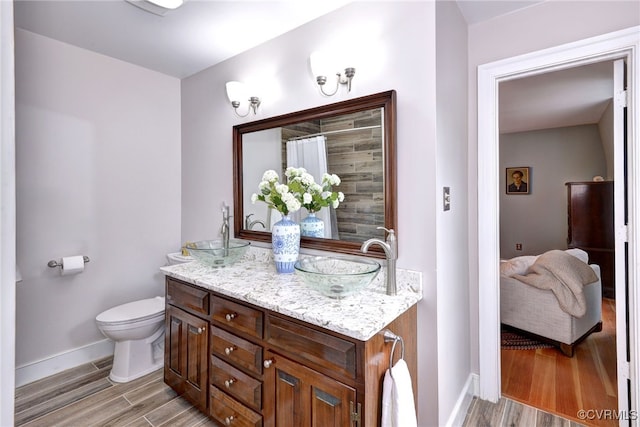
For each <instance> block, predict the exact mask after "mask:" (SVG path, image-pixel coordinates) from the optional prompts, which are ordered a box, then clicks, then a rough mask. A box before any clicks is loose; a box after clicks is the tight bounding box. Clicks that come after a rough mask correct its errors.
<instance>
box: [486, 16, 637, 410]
mask: <svg viewBox="0 0 640 427" xmlns="http://www.w3.org/2000/svg"><path fill="white" fill-rule="evenodd" d="M639 48H640V36H639V33H638V28H631V29H628V30H623V31H618V32H615V33H610V34H606V35H603V36H598V37H595V38H591V39H586V40H582V41H579V42H575V43H571V44H569V45H564V46H559V47H556V48H551V49H546V50H544V51H540V52H535V53H532V54H527V55H522V56H520V57H516V58H510V59H508V60H503V61H498V62H495V63H491V64H486V65H483V66H481V67H479V69H478V279H479V295H478V302H479V307H481V309H480V310H479V334H480V336H481V337H482V339H481V340H480V341H479V371H480V372H479V373H480V378H479V395H480V398H481V399H484V400H489V401H493V402H496V401H497V400H498V398H499V397H500V395H501V389H500V357H499V348H500V344H499V327H498V325H499V322H500V312H499V307H500V295H499V266H498V260H499V256H500V249H499V236H500V233H499V229H498V227H499V224H498V219H499V217H500V216H499V202H498V195H499V191H500V186H499V179H498V174H497V171H498V159H499V156H498V127H497V125H498V123H497V115H498V102H497V93H498V92H497V88H498V83H499V82H502V81H507V80H510V79H514V78H520V77H525V76H527V75H536V74H541V73H545V72H548V71H551V70H559V69H565V68H570V67H576V66H580V65H586V64H591V63H595V62H601V61H606V60H613V59H624V60H625V61H626V64H627V71H628V75H629V76H634V75H636V74H634V73H637V70H638V67H639V65H638V58H637V56H636V55H637V52H638V50H639ZM637 86H638V85H637V83H636V82H635V81H630V85H629V88H628V92H629V93H630V95H629V97H628V99H629V100H631V102H630V103H629V105H628V110H629V112H628V116H627V117H628V120H629V121H628V129H629V141H635V138H637V136H636V135H635V134H634V132H636V126H637V123H635V120H637V119H636V118H635V116H634V114H637V111H638V108H639V107H638V97H639V90H638V87H637ZM626 149H627V153H626V154H627V156H626V163H625V162H621V161H620V160H617V162H619V163H618V164H617V165H616V168H615V170H616V171H619V172H622V171H626V176H623V177H621V179H617V178H616V180H617V181H618V182H620V183H621V184H622V183H624V182H625V181H626V182H628V183H629V184H630V185H629V187H628V192H627V200H626V202H627V204H628V206H629V218H628V222H629V223H640V212H638V209H637V207H638V203H639V201H640V188H639V186H638V184H637V183H638V177H637V174H638V171H639V170H640V156H639V154H638V150H637V147H634V146H633V144H627V146H626ZM637 233H638V232H637V231H636V230H635V229H634V230H633V232H632V233H628V229H627V227H626V225H618V222H617V223H616V230H615V234H616V252H617V253H618V248H619V247H622V249H623V252H624V253H625V255H626V256H625V257H618V258H622V259H621V260H617V261H616V264H617V266H616V271H619V270H618V268H619V265H618V264H619V261H620V262H622V263H624V261H625V259H626V260H628V263H629V265H637V264H638V258H639V256H638V252H639V247H638V243H639V240H640V238H639V237H638V236H637V235H636V234H637ZM625 248H626V249H625ZM622 272H623V274H622V275H617V276H616V277H617V279H616V294H620V293H622V294H623V295H624V289H625V287H624V286H625V284H624V280H620V279H624V277H623V276H624V270H623V271H622ZM637 281H638V278H637V272H636V271H634V269H629V271H628V272H627V282H628V288H629V290H630V291H629V295H628V306H629V319H628V322H627V319H626V318H625V315H624V312H625V310H620V309H619V308H618V309H617V311H616V316H617V319H616V324H617V328H618V331H617V335H618V337H620V336H626V335H627V331H626V325H627V324H629V325H630V334H629V339H628V340H623V339H618V340H617V347H618V348H617V350H618V351H617V354H618V361H617V374H618V383H619V385H620V386H619V388H618V396H619V401H618V411H619V413H623V414H626V415H627V417H629V416H630V415H631V414H633V412H629V411H630V410H636V408H637V407H638V400H637V399H638V397H637V396H638V381H637V379H636V378H635V376H633V377H631V375H630V374H629V373H630V372H632V373H633V372H637V368H638V366H639V365H640V363H639V361H638V351H637V331H636V330H635V329H634V326H635V324H636V321H637V315H636V307H638V295H637V294H636V292H635V289H636V286H635V285H636V283H637ZM618 291H620V292H618ZM617 301H618V300H617ZM618 302H619V301H618ZM620 331H622V333H620ZM627 343H628V352H627ZM621 349H622V351H621ZM627 354H628V355H629V360H628V361H627V357H626V356H627ZM630 377H631V378H630ZM629 378H630V381H629V382H627V379H629ZM627 396H629V399H627Z"/></svg>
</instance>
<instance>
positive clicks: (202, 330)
mask: <svg viewBox="0 0 640 427" xmlns="http://www.w3.org/2000/svg"><path fill="white" fill-rule="evenodd" d="M206 330H207V328H206V327H205V326H203V327H202V328H198V334H201V333H203V332H204V331H206Z"/></svg>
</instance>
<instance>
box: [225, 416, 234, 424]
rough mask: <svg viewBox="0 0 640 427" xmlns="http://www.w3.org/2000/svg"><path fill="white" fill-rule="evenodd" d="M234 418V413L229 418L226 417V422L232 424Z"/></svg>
mask: <svg viewBox="0 0 640 427" xmlns="http://www.w3.org/2000/svg"><path fill="white" fill-rule="evenodd" d="M234 419H235V418H233V415H229V416H228V417H227V418H225V419H224V423H225V424H226V425H228V426H230V425H231V423H232V422H233V420H234Z"/></svg>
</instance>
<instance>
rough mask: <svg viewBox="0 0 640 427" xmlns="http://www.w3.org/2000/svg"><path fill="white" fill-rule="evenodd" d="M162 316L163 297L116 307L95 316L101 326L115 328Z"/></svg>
mask: <svg viewBox="0 0 640 427" xmlns="http://www.w3.org/2000/svg"><path fill="white" fill-rule="evenodd" d="M159 316H164V297H155V298H147V299H143V300H139V301H133V302H129V303H126V304H122V305H118V306H116V307H113V308H110V309H109V310H106V311H103V312H102V313H100V314H98V315H97V316H96V322H97V323H98V324H102V325H109V326H117V325H126V324H131V323H135V322H143V321H145V320H150V319H154V318H157V317H159Z"/></svg>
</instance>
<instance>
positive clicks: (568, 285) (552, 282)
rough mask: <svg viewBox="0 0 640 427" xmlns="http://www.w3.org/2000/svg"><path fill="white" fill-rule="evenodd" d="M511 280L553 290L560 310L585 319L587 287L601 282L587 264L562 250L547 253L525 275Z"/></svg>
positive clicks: (515, 276)
mask: <svg viewBox="0 0 640 427" xmlns="http://www.w3.org/2000/svg"><path fill="white" fill-rule="evenodd" d="M512 277H513V278H515V279H517V280H519V281H521V282H523V283H526V284H528V285H531V286H535V287H536V288H540V289H549V290H551V292H553V294H554V295H555V296H556V298H557V299H558V303H559V304H560V308H562V309H563V310H564V311H565V312H567V313H569V314H570V315H572V316H575V317H582V316H584V314H585V313H586V311H587V302H586V299H585V296H584V293H583V287H584V285H588V284H589V283H593V282H595V281H597V280H598V276H597V275H596V273H595V272H594V271H593V269H592V268H591V267H589V265H588V264H586V263H584V262H582V261H581V260H579V259H578V258H576V257H574V256H573V255H569V254H568V253H566V252H565V251H561V250H552V251H549V252H545V253H544V254H542V255H540V256H539V257H538V259H536V261H535V262H534V263H533V264H532V265H531V266H530V267H529V270H528V271H527V274H526V275H519V274H515V275H513V276H512Z"/></svg>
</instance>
